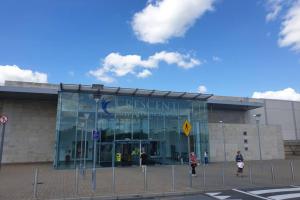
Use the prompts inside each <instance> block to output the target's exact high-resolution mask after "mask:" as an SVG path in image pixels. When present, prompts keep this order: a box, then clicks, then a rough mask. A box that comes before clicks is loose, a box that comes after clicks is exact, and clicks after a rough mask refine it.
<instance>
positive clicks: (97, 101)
mask: <svg viewBox="0 0 300 200" xmlns="http://www.w3.org/2000/svg"><path fill="white" fill-rule="evenodd" d="M100 98H101V95H100V94H99V93H97V94H95V95H94V99H95V102H96V110H95V133H96V134H98V104H99V101H100ZM98 137H101V134H99V136H98ZM93 144H94V155H93V157H94V158H93V171H92V185H93V190H94V191H95V190H96V159H97V137H94V136H93ZM99 145H101V144H99ZM99 154H100V152H99ZM99 162H100V156H99Z"/></svg>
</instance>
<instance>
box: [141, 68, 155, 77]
mask: <svg viewBox="0 0 300 200" xmlns="http://www.w3.org/2000/svg"><path fill="white" fill-rule="evenodd" d="M151 75H152V73H151V72H150V71H149V70H148V69H144V70H143V71H142V72H139V73H138V74H137V77H139V78H146V77H148V76H151Z"/></svg>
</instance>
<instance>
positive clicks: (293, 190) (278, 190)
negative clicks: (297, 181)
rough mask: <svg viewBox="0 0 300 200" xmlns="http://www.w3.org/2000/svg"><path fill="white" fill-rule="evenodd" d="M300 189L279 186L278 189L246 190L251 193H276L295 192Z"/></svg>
mask: <svg viewBox="0 0 300 200" xmlns="http://www.w3.org/2000/svg"><path fill="white" fill-rule="evenodd" d="M297 191H300V188H280V189H268V190H254V191H248V192H249V193H251V194H257V195H259V194H268V193H276V192H297Z"/></svg>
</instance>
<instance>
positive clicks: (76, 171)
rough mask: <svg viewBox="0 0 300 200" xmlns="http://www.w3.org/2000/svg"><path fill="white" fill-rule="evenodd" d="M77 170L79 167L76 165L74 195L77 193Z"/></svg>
mask: <svg viewBox="0 0 300 200" xmlns="http://www.w3.org/2000/svg"><path fill="white" fill-rule="evenodd" d="M78 172H79V169H78V167H77V166H76V169H75V195H76V196H77V195H78Z"/></svg>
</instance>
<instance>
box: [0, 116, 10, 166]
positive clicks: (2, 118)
mask: <svg viewBox="0 0 300 200" xmlns="http://www.w3.org/2000/svg"><path fill="white" fill-rule="evenodd" d="M7 121H8V118H7V117H6V116H4V115H2V116H0V124H1V125H2V131H1V143H0V169H1V163H2V153H3V144H4V134H5V124H6V123H7Z"/></svg>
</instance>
